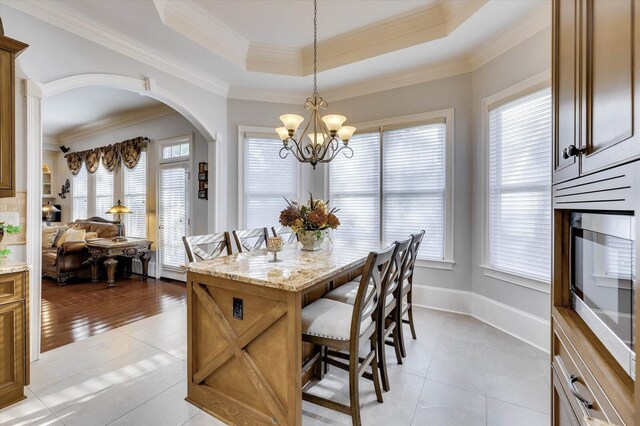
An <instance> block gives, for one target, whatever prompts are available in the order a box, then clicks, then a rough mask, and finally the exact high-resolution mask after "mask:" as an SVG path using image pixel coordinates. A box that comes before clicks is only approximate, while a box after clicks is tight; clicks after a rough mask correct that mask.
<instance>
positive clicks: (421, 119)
mask: <svg viewBox="0 0 640 426" xmlns="http://www.w3.org/2000/svg"><path fill="white" fill-rule="evenodd" d="M438 122H440V123H442V122H444V124H445V202H444V253H443V255H444V258H443V259H418V260H417V262H416V264H417V266H419V267H423V268H432V269H444V270H453V267H454V265H455V260H454V256H455V250H454V239H455V238H454V203H455V199H454V187H455V182H454V176H455V173H454V165H455V158H454V153H455V150H454V142H455V114H454V108H448V109H442V110H437V111H430V112H425V113H418V114H411V115H403V116H398V117H391V118H386V119H382V120H374V121H366V122H361V123H356V124H354V126H355V127H356V128H357V129H358V130H359V131H360V133H366V132H369V131H372V130H377V131H378V132H380V149H382V144H383V143H384V141H383V135H382V134H383V132H384V131H386V130H393V129H398V128H405V127H412V126H420V125H425V124H434V123H438ZM360 129H363V130H360ZM380 161H381V164H380V165H379V167H380V168H382V161H383V160H382V155H381V156H380ZM329 164H331V163H329ZM329 169H330V167H325V168H324V191H325V194H324V196H325V199H331V194H330V191H329V174H330V171H329ZM383 178H384V177H383V171H382V169H381V170H380V185H379V194H380V221H381V223H382V200H383V197H384V194H383V191H382V179H383ZM380 232H381V233H382V232H383V229H382V226H381V227H380ZM381 237H382V235H381Z"/></svg>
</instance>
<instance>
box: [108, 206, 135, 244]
mask: <svg viewBox="0 0 640 426" xmlns="http://www.w3.org/2000/svg"><path fill="white" fill-rule="evenodd" d="M106 213H107V214H115V215H117V218H116V222H117V223H118V226H122V215H123V214H126V213H131V209H130V208H129V207H126V206H123V205H122V201H120V200H118V202H117V203H116V205H115V206H113V207H111V208H110V209H109V210H107V212H106ZM113 241H116V242H122V241H127V237H125V236H123V235H118V236H116V237H114V238H113Z"/></svg>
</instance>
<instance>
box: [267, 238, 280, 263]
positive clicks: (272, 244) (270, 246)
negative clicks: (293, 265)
mask: <svg viewBox="0 0 640 426" xmlns="http://www.w3.org/2000/svg"><path fill="white" fill-rule="evenodd" d="M267 251H268V252H269V253H273V259H271V260H270V261H269V263H277V262H282V259H278V252H281V251H282V238H280V237H269V238H267Z"/></svg>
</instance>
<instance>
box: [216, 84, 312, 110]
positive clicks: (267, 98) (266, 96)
mask: <svg viewBox="0 0 640 426" xmlns="http://www.w3.org/2000/svg"><path fill="white" fill-rule="evenodd" d="M307 96H308V94H304V93H299V94H298V93H291V92H288V93H286V92H272V91H267V90H260V89H253V88H248V87H237V86H231V87H230V88H229V99H238V100H243V101H257V102H274V103H278V104H293V105H302V104H303V103H304V100H305V99H306V98H307Z"/></svg>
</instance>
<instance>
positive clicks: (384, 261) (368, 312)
mask: <svg viewBox="0 0 640 426" xmlns="http://www.w3.org/2000/svg"><path fill="white" fill-rule="evenodd" d="M394 250H395V244H394V245H391V246H389V247H387V248H386V249H384V250H380V251H378V252H371V253H369V256H368V257H367V262H366V263H365V265H364V269H363V271H362V278H361V279H360V285H359V286H358V293H357V295H356V300H355V303H354V305H353V317H352V318H351V341H352V342H356V341H358V338H359V337H360V334H361V333H360V328H361V325H362V322H363V321H365V320H367V319H369V318H371V319H372V321H376V320H377V319H378V315H377V313H378V304H379V303H380V295H381V294H382V286H383V285H384V280H385V279H386V277H387V273H388V272H389V267H390V266H391V261H392V259H393V252H394Z"/></svg>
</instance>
